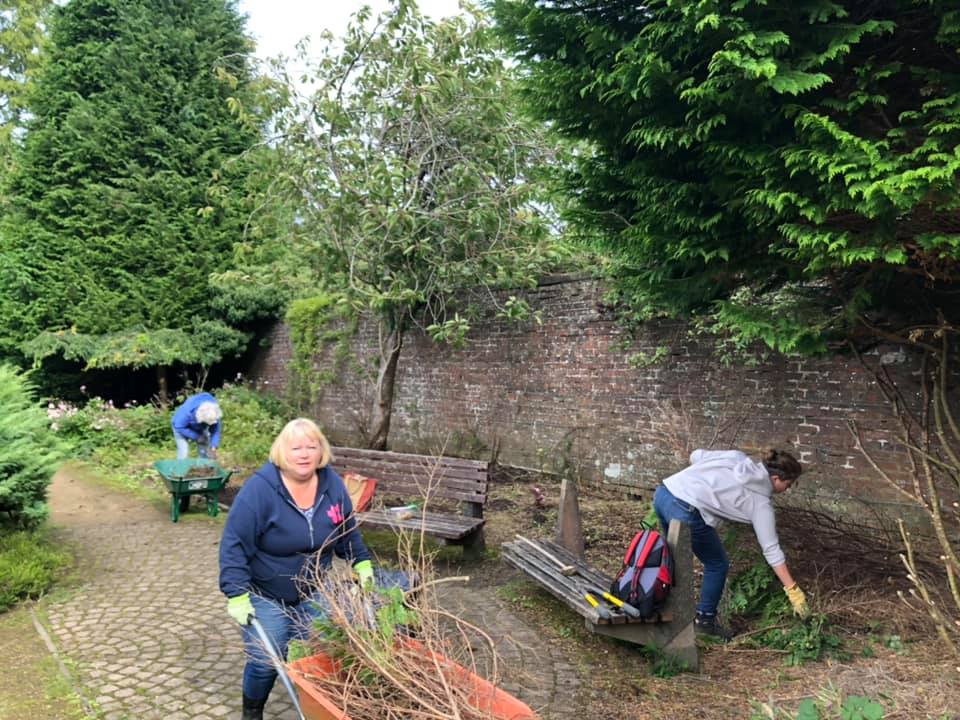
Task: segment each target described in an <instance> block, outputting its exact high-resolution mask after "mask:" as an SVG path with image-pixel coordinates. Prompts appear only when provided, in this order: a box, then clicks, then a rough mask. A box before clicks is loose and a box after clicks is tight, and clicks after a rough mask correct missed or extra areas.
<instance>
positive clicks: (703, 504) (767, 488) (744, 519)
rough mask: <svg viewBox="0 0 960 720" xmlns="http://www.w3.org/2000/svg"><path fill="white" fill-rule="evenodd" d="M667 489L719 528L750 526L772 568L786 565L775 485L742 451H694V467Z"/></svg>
mask: <svg viewBox="0 0 960 720" xmlns="http://www.w3.org/2000/svg"><path fill="white" fill-rule="evenodd" d="M663 484H664V485H666V487H667V490H669V491H670V492H671V494H673V496H674V497H675V498H677V499H679V500H682V501H683V502H685V503H687V504H689V505H692V506H693V507H695V508H697V510H699V511H700V515H702V516H703V521H704V522H705V523H706V524H707V525H709V526H710V527H716V526H717V525H718V524H719V522H720V520H721V519H725V520H733V521H734V522H741V523H750V524H751V525H753V531H754V532H755V533H756V535H757V542H759V543H760V548H761V549H762V550H763V556H764V557H765V558H766V560H767V562H768V563H770V565H771V566H777V565H782V564H783V563H784V562H786V558H785V556H784V554H783V550H781V549H780V540H779V539H778V538H777V523H776V519H775V516H774V510H773V501H772V497H773V485H772V484H771V483H770V475H769V473H768V472H767V469H766V467H764V466H763V464H762V463H758V462H755V461H754V460H751V459H750V458H749V457H747V455H746V454H744V453H742V452H740V451H739V450H694V451H693V452H692V453H690V466H689V467H687V468H686V469H684V470H681V471H680V472H678V473H676V474H675V475H671V476H670V477H668V478H667V479H666V480H664V481H663Z"/></svg>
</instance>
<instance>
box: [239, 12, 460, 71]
mask: <svg viewBox="0 0 960 720" xmlns="http://www.w3.org/2000/svg"><path fill="white" fill-rule="evenodd" d="M417 4H418V5H419V7H420V11H421V12H422V13H423V14H424V15H428V16H430V17H431V18H434V19H438V18H442V17H447V16H449V15H454V14H456V13H458V12H459V10H460V8H459V5H458V0H419V2H418V3H417ZM364 5H369V6H370V7H371V8H372V9H373V14H374V16H376V15H377V13H379V12H381V11H383V10H385V9H386V8H387V7H388V6H389V2H388V0H368V2H362V1H360V0H240V5H239V7H240V12H242V13H245V14H246V15H247V16H248V19H247V31H248V32H249V33H250V34H251V35H253V36H254V38H255V39H256V41H257V55H258V56H259V57H261V58H267V57H273V56H276V55H280V54H283V55H286V56H292V55H294V53H295V50H294V48H295V46H296V44H297V42H298V41H299V40H300V39H301V38H303V37H304V36H305V35H310V36H311V37H312V38H314V41H316V40H317V39H318V38H319V36H320V33H321V32H322V31H323V30H330V31H331V32H333V34H334V35H335V36H337V37H340V36H342V35H343V32H344V30H346V28H347V21H348V19H349V18H350V16H351V15H352V14H353V13H355V12H356V11H357V10H359V9H360V8H361V7H363V6H364Z"/></svg>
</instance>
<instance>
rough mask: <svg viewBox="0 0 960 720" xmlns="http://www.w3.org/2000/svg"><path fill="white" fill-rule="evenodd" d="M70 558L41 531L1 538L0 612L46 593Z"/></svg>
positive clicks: (18, 533) (2, 536) (8, 535)
mask: <svg viewBox="0 0 960 720" xmlns="http://www.w3.org/2000/svg"><path fill="white" fill-rule="evenodd" d="M68 558H69V556H68V555H67V554H66V553H65V552H63V551H62V550H60V549H57V548H56V547H54V544H53V542H52V541H51V539H50V537H49V535H47V533H45V532H44V531H42V530H41V531H20V532H14V533H8V534H0V612H2V611H4V610H9V609H10V608H11V607H13V606H14V605H15V604H16V603H17V602H18V601H20V600H23V599H26V598H37V597H39V596H40V595H42V594H43V593H44V592H46V590H47V589H48V588H49V587H50V586H51V585H52V584H53V581H54V578H55V576H56V574H57V572H58V571H59V570H60V569H61V568H63V567H64V566H65V565H66V564H67V561H68Z"/></svg>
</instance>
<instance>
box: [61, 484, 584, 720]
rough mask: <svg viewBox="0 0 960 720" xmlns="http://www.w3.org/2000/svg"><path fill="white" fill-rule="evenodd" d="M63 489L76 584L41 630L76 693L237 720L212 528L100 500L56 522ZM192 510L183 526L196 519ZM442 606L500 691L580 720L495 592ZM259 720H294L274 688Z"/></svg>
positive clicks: (188, 716) (472, 592)
mask: <svg viewBox="0 0 960 720" xmlns="http://www.w3.org/2000/svg"><path fill="white" fill-rule="evenodd" d="M66 482H69V483H70V484H71V485H73V487H72V490H71V492H72V493H73V495H75V494H76V492H77V490H78V487H77V484H79V485H80V486H82V485H83V482H82V481H80V480H77V479H75V478H69V479H66V478H64V477H59V478H58V480H57V481H55V482H54V485H53V488H52V493H53V495H54V497H53V499H52V505H53V506H54V521H55V523H56V524H58V525H59V527H60V528H61V533H62V537H63V538H64V539H65V540H66V541H67V542H69V543H70V544H71V545H72V546H73V547H74V548H75V552H76V553H77V559H78V571H79V574H80V577H81V579H82V584H81V585H80V587H79V588H77V589H76V591H74V592H72V593H70V594H69V597H67V598H65V599H63V600H59V601H56V602H52V603H51V604H50V605H49V606H48V609H47V619H48V627H49V630H50V635H51V637H52V639H53V642H54V644H55V645H56V647H57V648H58V651H59V652H60V654H61V656H62V657H63V658H64V659H65V660H66V661H67V663H68V665H70V666H71V667H73V668H74V669H75V672H76V674H77V677H78V679H79V682H80V683H81V685H82V687H81V688H80V689H81V691H82V693H83V694H84V695H85V696H86V697H87V699H88V700H90V701H91V702H92V703H93V704H94V708H95V709H96V710H98V711H99V712H100V714H101V715H100V717H102V718H103V720H217V719H220V718H228V719H231V720H232V719H233V718H239V716H240V711H239V705H240V675H241V671H242V666H243V651H242V646H241V644H240V637H239V632H238V630H237V628H236V626H235V624H234V623H233V621H232V620H230V618H229V617H228V616H227V614H226V611H225V605H224V599H223V596H222V595H221V594H220V591H219V589H218V588H217V543H218V541H219V537H220V526H219V524H218V523H216V522H215V521H213V520H209V519H207V518H205V517H198V518H189V517H188V518H187V519H186V520H184V521H181V522H180V523H177V524H174V523H172V522H170V519H169V517H168V516H167V515H165V514H163V513H161V512H160V511H159V510H155V509H154V508H152V507H145V506H141V507H139V508H138V512H128V511H125V510H123V509H122V508H123V505H124V503H127V504H129V503H131V502H132V503H138V502H139V501H135V500H131V499H126V500H123V499H121V500H120V502H119V503H111V502H110V501H109V500H110V498H109V496H110V494H111V493H109V491H105V490H101V489H95V490H94V491H93V493H92V494H91V497H96V498H97V500H96V502H90V501H88V502H86V504H85V505H83V506H82V507H76V506H71V508H69V509H67V510H63V509H61V510H60V511H59V512H58V511H57V507H58V503H57V497H56V494H57V493H58V488H60V492H64V491H65V490H64V488H65V487H66V486H65V483H66ZM80 489H81V490H82V489H83V488H82V487H81V488H80ZM88 494H90V493H88ZM74 505H81V504H80V503H74ZM61 507H62V504H61ZM118 507H119V508H120V509H117V508H118ZM196 507H198V506H195V509H193V510H192V511H191V514H197V515H199V514H201V512H202V511H200V510H197V509H196ZM443 603H444V605H445V607H446V608H447V609H448V610H450V611H452V612H454V613H457V614H459V615H461V616H462V617H464V619H466V620H468V621H470V622H473V623H475V624H477V625H478V626H480V627H482V628H484V629H485V630H486V631H487V632H488V633H489V634H490V635H491V637H493V638H495V639H496V641H497V646H498V652H499V654H500V655H501V659H502V664H503V673H502V675H503V680H504V682H503V686H504V687H505V689H507V690H508V691H509V692H512V693H514V694H515V695H517V696H518V697H520V698H521V699H522V700H524V701H525V702H527V703H528V704H529V705H530V706H531V707H533V708H535V709H537V710H538V711H540V712H541V714H542V717H543V718H544V719H545V720H552V719H553V718H558V719H561V718H572V717H574V715H575V714H577V711H576V709H575V708H574V707H572V705H573V703H571V702H570V698H571V695H572V694H573V692H575V690H576V688H577V685H578V680H577V673H576V669H575V668H574V667H573V666H572V665H570V664H569V663H568V662H567V661H566V660H565V659H564V658H563V657H562V656H561V655H560V653H559V651H558V650H557V649H556V648H555V647H553V646H551V645H549V644H548V643H546V642H544V641H543V640H542V639H541V638H540V637H539V636H538V634H537V631H536V629H535V628H530V627H528V626H527V625H525V624H524V623H523V622H522V621H521V620H520V619H519V618H518V617H517V616H516V615H515V614H514V613H513V612H512V611H511V609H510V608H509V606H507V605H506V603H504V602H503V601H502V600H500V599H499V598H497V597H496V593H495V591H494V589H492V588H473V587H469V586H467V587H459V588H451V589H449V590H446V591H445V592H444V595H443ZM264 717H265V718H270V719H271V720H293V719H294V713H293V710H292V708H291V706H290V703H289V701H288V700H287V699H286V697H285V693H284V691H283V688H282V686H281V685H280V683H278V684H277V686H276V687H275V688H274V691H273V693H272V694H271V697H270V701H269V702H268V704H267V709H266V712H265V713H264Z"/></svg>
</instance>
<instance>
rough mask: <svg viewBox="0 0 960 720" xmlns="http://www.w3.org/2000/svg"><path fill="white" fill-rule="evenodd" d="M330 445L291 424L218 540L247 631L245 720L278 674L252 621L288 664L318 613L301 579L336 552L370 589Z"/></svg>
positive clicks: (308, 423)
mask: <svg viewBox="0 0 960 720" xmlns="http://www.w3.org/2000/svg"><path fill="white" fill-rule="evenodd" d="M330 460H331V454H330V444H329V443H328V442H327V439H326V438H325V437H324V436H323V433H322V432H320V429H319V428H318V427H317V425H316V424H315V423H314V422H313V421H312V420H307V419H306V418H298V419H296V420H292V421H290V422H289V423H287V425H286V427H284V428H283V430H282V431H280V434H279V435H278V436H277V438H276V440H274V442H273V447H272V448H271V449H270V461H269V462H268V463H266V464H265V465H264V466H263V467H261V468H260V469H259V470H257V472H256V473H254V475H253V476H252V477H251V478H249V479H248V480H247V481H246V482H245V483H244V485H243V487H242V488H241V489H240V492H239V493H238V494H237V497H236V498H235V499H234V501H233V505H232V506H231V507H230V513H229V515H228V516H227V522H226V526H225V527H224V530H223V537H222V539H221V541H220V589H221V590H222V591H223V593H224V594H225V595H226V596H227V598H228V600H227V611H228V612H229V614H230V616H231V617H232V618H233V619H234V620H236V621H237V622H238V623H240V625H241V626H242V630H243V639H244V645H245V648H246V657H247V663H246V665H245V667H244V670H243V720H261V719H262V718H263V706H264V704H265V703H266V700H267V696H268V695H269V694H270V690H271V688H272V687H273V683H274V681H275V680H276V677H277V674H276V671H275V670H274V668H273V665H272V664H271V663H270V661H269V659H268V658H267V657H265V656H264V653H263V649H262V647H261V644H260V643H259V642H258V640H257V637H256V634H255V633H254V632H253V629H252V628H250V627H249V624H250V618H251V617H256V618H257V620H258V621H259V623H260V625H262V626H263V629H264V630H265V631H266V632H267V634H269V635H270V636H271V637H272V638H273V640H274V644H275V645H276V646H277V647H278V648H279V650H280V653H281V654H282V655H283V656H284V657H285V656H286V652H287V645H288V643H289V641H290V640H291V639H292V638H294V637H303V636H305V635H306V633H307V631H308V630H309V627H310V624H311V622H312V621H313V620H314V619H315V618H316V617H317V615H319V614H320V612H321V610H320V609H319V608H318V606H317V605H316V604H315V603H313V602H311V601H310V600H309V599H307V598H303V597H302V596H301V594H300V591H299V588H298V584H297V582H296V579H297V577H298V576H299V575H300V574H301V572H302V571H303V570H304V568H305V566H306V567H307V568H312V567H313V566H314V564H315V563H316V561H317V557H318V556H317V553H319V566H320V567H321V568H329V567H330V565H331V563H332V562H333V555H334V553H335V554H336V555H337V556H338V557H340V558H343V559H345V560H346V561H347V562H349V563H350V564H351V565H352V566H353V569H354V571H355V572H356V574H357V575H358V576H359V578H360V583H361V586H364V587H370V586H371V585H372V584H373V582H374V579H373V565H372V563H371V562H370V553H369V551H368V550H367V548H366V546H365V545H364V544H363V539H362V538H361V537H360V531H359V530H358V529H357V527H356V523H355V521H354V519H353V506H352V504H351V502H350V495H349V494H348V493H347V490H346V488H345V487H344V485H343V481H342V480H341V479H340V476H339V475H337V473H336V472H334V470H333V468H331V467H330V465H329V463H330Z"/></svg>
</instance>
